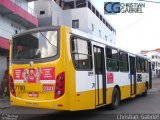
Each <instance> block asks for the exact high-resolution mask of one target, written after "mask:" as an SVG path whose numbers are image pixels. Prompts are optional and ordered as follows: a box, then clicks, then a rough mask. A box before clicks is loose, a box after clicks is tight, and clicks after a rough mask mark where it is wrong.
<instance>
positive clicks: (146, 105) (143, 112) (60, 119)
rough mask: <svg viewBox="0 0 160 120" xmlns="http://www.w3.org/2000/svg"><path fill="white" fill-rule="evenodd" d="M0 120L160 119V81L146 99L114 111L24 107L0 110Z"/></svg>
mask: <svg viewBox="0 0 160 120" xmlns="http://www.w3.org/2000/svg"><path fill="white" fill-rule="evenodd" d="M0 113H1V114H2V115H1V117H0V119H2V120H7V119H6V118H14V120H118V119H119V120H122V119H123V120H124V119H125V120H126V119H137V120H138V119H147V120H150V119H154V120H157V119H160V79H154V80H153V88H152V90H149V92H148V96H147V97H142V96H137V97H136V98H133V99H127V100H124V101H122V102H121V104H120V106H119V107H118V108H117V109H116V110H109V109H108V108H107V107H102V108H99V109H96V110H88V111H76V112H68V111H54V110H46V109H33V108H24V107H9V108H6V109H2V110H0Z"/></svg>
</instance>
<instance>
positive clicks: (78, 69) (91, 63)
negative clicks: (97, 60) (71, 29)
mask: <svg viewBox="0 0 160 120" xmlns="http://www.w3.org/2000/svg"><path fill="white" fill-rule="evenodd" d="M73 38H77V39H81V40H83V41H86V42H87V43H89V46H90V48H88V50H89V51H88V52H89V53H90V54H83V53H78V52H74V53H73V52H72V41H73ZM73 54H74V55H75V54H78V55H86V56H88V58H89V63H90V65H89V66H90V68H87V69H82V68H77V67H76V65H75V60H74V56H73ZM70 55H71V58H72V64H73V66H74V69H75V70H77V71H92V70H93V55H92V43H91V41H90V40H89V39H87V38H84V37H81V36H78V35H71V36H70Z"/></svg>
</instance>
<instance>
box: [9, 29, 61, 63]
mask: <svg viewBox="0 0 160 120" xmlns="http://www.w3.org/2000/svg"><path fill="white" fill-rule="evenodd" d="M60 29H61V28H60V27H44V28H35V29H31V30H27V31H24V32H21V33H19V34H16V35H14V36H13V37H12V39H14V38H16V37H20V36H23V35H26V34H33V33H36V32H44V31H57V55H56V56H51V57H48V58H38V59H22V60H17V59H13V49H14V48H13V42H12V48H11V59H12V63H13V64H28V63H29V62H30V61H33V62H34V63H44V62H50V61H53V60H57V59H58V58H59V57H60V44H61V37H60Z"/></svg>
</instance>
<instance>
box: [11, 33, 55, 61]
mask: <svg viewBox="0 0 160 120" xmlns="http://www.w3.org/2000/svg"><path fill="white" fill-rule="evenodd" d="M57 41H58V40H57V31H47V32H36V33H32V34H25V35H21V36H18V37H15V38H13V59H16V60H19V59H38V58H49V57H54V56H56V55H57V52H58V50H57Z"/></svg>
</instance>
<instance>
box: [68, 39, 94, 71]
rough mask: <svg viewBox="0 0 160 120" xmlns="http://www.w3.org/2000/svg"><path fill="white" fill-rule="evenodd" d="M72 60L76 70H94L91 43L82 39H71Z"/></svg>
mask: <svg viewBox="0 0 160 120" xmlns="http://www.w3.org/2000/svg"><path fill="white" fill-rule="evenodd" d="M71 52H72V59H73V62H74V65H75V68H76V69H79V70H85V69H86V70H88V69H92V54H91V53H92V52H91V43H90V42H88V41H87V40H83V39H80V38H75V37H72V38H71Z"/></svg>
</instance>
